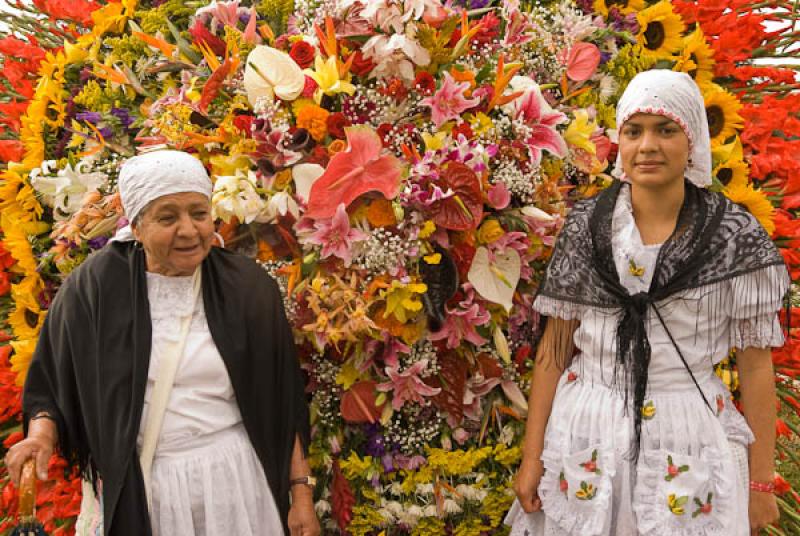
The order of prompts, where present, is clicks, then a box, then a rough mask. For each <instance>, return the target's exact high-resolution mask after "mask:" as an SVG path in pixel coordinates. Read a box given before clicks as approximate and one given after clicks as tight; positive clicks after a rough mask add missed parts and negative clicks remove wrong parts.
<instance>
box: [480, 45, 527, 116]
mask: <svg viewBox="0 0 800 536" xmlns="http://www.w3.org/2000/svg"><path fill="white" fill-rule="evenodd" d="M521 68H522V66H521V65H513V66H511V67H510V68H509V69H508V72H506V63H505V57H504V56H503V55H502V54H500V57H499V58H498V59H497V74H496V77H495V81H494V85H493V89H494V94H493V95H492V100H490V101H489V106H488V108H487V112H488V111H489V110H491V109H492V108H494V107H495V106H502V105H503V104H506V103H508V102H511V101H513V100H514V99H516V98H517V97H519V96H520V95H522V91H515V92H514V93H512V94H511V95H503V91H505V89H506V87H508V83H509V82H511V79H512V78H514V75H515V74H517V71H519V70H520V69H521Z"/></svg>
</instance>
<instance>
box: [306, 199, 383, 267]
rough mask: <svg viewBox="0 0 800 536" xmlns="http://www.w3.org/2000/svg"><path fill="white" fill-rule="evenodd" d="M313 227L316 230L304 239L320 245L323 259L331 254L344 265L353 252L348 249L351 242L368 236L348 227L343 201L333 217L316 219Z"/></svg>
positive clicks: (347, 264) (348, 222)
mask: <svg viewBox="0 0 800 536" xmlns="http://www.w3.org/2000/svg"><path fill="white" fill-rule="evenodd" d="M314 228H315V229H316V231H314V233H313V234H311V235H310V236H309V237H308V238H306V241H307V242H309V243H311V244H316V245H318V246H322V258H323V259H325V258H327V257H330V256H331V255H333V256H335V257H339V258H340V259H342V260H343V261H344V264H345V266H350V262H351V260H352V258H353V252H352V251H351V250H350V249H351V247H352V245H353V242H358V241H360V240H366V239H367V238H368V236H369V235H367V234H366V233H364V232H361V231H359V230H358V229H353V228H351V227H350V219H349V217H348V216H347V211H346V210H345V207H344V203H340V204H339V207H338V208H337V209H336V214H335V215H334V216H333V218H330V219H327V218H326V219H322V220H316V221H315V222H314Z"/></svg>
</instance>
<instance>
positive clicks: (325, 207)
mask: <svg viewBox="0 0 800 536" xmlns="http://www.w3.org/2000/svg"><path fill="white" fill-rule="evenodd" d="M345 134H346V135H347V149H346V150H344V151H342V152H340V153H336V155H334V157H333V158H331V161H330V162H329V163H328V167H327V169H325V173H323V174H322V176H321V177H320V178H319V179H317V180H316V181H315V182H314V185H313V186H312V187H311V192H310V194H309V198H308V210H307V211H306V213H305V215H306V216H307V217H309V218H314V219H319V218H330V217H331V216H333V215H334V213H335V212H336V207H338V206H339V204H341V203H344V205H345V207H347V206H349V205H350V203H352V202H353V201H354V200H355V199H356V198H357V197H358V196H360V195H362V194H365V193H367V192H372V191H377V192H380V193H381V194H383V196H384V197H386V198H387V199H392V198H393V197H394V196H396V195H397V191H398V188H399V187H400V177H401V175H402V167H401V164H400V161H399V160H398V159H397V158H396V157H395V156H394V155H391V154H382V153H383V145H382V144H381V139H380V137H379V136H378V134H377V133H376V132H375V131H374V130H372V129H371V128H370V127H367V126H361V125H359V126H353V127H347V128H345Z"/></svg>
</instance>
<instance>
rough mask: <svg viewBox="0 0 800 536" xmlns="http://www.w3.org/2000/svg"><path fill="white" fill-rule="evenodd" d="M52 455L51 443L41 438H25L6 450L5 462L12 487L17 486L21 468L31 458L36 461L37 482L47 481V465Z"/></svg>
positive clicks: (47, 439) (45, 438)
mask: <svg viewBox="0 0 800 536" xmlns="http://www.w3.org/2000/svg"><path fill="white" fill-rule="evenodd" d="M52 455H53V441H52V440H50V439H49V438H47V437H42V436H32V437H28V438H25V439H23V440H22V441H20V442H19V443H17V444H16V445H14V446H12V447H11V448H10V449H8V452H7V453H6V459H5V462H6V467H8V474H9V476H10V477H11V481H12V482H13V483H14V486H17V487H18V486H19V477H20V474H21V473H22V466H23V465H24V464H25V462H27V461H28V460H30V459H31V458H33V459H34V460H35V461H36V475H37V476H38V477H39V480H47V464H48V462H49V461H50V457H51V456H52Z"/></svg>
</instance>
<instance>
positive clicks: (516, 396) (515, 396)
mask: <svg viewBox="0 0 800 536" xmlns="http://www.w3.org/2000/svg"><path fill="white" fill-rule="evenodd" d="M500 387H502V388H503V393H505V395H506V398H508V400H510V401H511V405H512V406H513V407H514V408H515V409H517V410H519V411H520V412H521V413H523V414H525V413H527V412H528V400H527V399H526V398H525V395H524V394H523V393H522V391H521V390H520V388H519V385H517V383H516V382H514V381H512V380H503V381H502V382H501V383H500Z"/></svg>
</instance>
